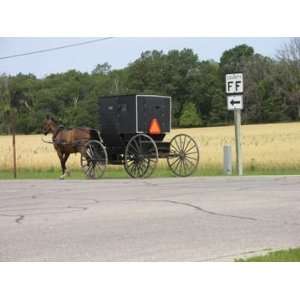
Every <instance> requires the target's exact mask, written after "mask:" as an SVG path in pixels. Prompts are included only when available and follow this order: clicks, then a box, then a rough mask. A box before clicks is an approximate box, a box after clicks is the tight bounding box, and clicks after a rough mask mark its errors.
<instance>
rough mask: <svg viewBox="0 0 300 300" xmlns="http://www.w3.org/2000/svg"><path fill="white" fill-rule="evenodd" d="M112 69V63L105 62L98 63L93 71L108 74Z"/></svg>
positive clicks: (93, 72)
mask: <svg viewBox="0 0 300 300" xmlns="http://www.w3.org/2000/svg"><path fill="white" fill-rule="evenodd" d="M110 71H111V65H110V64H109V63H107V62H105V63H104V64H97V66H96V67H95V69H94V70H93V71H92V74H93V75H95V74H101V75H107V74H108V73H109V72H110Z"/></svg>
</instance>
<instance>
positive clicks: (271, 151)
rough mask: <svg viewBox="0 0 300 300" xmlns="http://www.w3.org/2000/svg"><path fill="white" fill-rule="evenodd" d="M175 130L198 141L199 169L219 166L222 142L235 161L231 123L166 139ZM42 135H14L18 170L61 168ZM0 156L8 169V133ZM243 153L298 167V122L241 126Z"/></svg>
mask: <svg viewBox="0 0 300 300" xmlns="http://www.w3.org/2000/svg"><path fill="white" fill-rule="evenodd" d="M178 133H186V134H189V135H191V136H192V137H193V138H194V139H195V140H196V141H197V143H198V145H199V148H200V165H199V166H200V168H204V169H210V168H211V169H216V168H217V169H222V165H223V146H224V145H225V144H231V145H232V150H233V153H232V154H233V161H234V157H235V156H234V155H235V145H234V127H233V126H226V127H209V128H192V129H174V130H173V131H172V133H171V134H169V135H167V138H166V140H170V139H171V138H172V137H173V136H174V135H176V134H178ZM41 137H42V136H41V135H18V136H17V137H16V146H17V166H18V168H19V169H30V170H50V169H57V168H60V163H59V159H58V157H57V154H56V152H55V150H54V148H53V146H52V145H51V144H45V143H43V142H42V141H41ZM0 155H1V156H0V170H9V169H11V168H12V138H11V136H0ZM242 155H243V162H244V167H245V168H250V169H258V170H267V169H282V170H283V169H299V170H300V123H281V124H263V125H243V126H242ZM162 164H163V162H162ZM67 166H68V168H70V169H78V168H79V167H80V155H79V154H77V155H74V154H73V155H71V156H70V158H69V161H68V163H67Z"/></svg>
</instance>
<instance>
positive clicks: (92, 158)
mask: <svg viewBox="0 0 300 300" xmlns="http://www.w3.org/2000/svg"><path fill="white" fill-rule="evenodd" d="M80 163H81V168H82V169H83V172H84V173H85V175H86V176H87V177H88V178H90V179H98V178H101V177H102V176H103V174H104V172H105V169H106V166H107V152H106V149H105V147H104V145H103V144H102V143H101V142H99V141H97V140H90V141H88V142H87V143H86V144H85V146H84V150H83V151H82V153H81V158H80Z"/></svg>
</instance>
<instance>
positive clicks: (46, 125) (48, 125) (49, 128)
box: [42, 115, 57, 135]
mask: <svg viewBox="0 0 300 300" xmlns="http://www.w3.org/2000/svg"><path fill="white" fill-rule="evenodd" d="M56 128H57V122H56V121H55V119H53V118H52V117H50V116H48V115H47V116H46V119H45V120H44V122H43V126H42V131H43V133H44V135H47V134H48V133H54V132H55V129H56Z"/></svg>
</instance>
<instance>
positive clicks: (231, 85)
mask: <svg viewBox="0 0 300 300" xmlns="http://www.w3.org/2000/svg"><path fill="white" fill-rule="evenodd" d="M225 84H226V94H227V108H228V110H233V111H234V128H235V147H236V166H237V171H238V175H240V176H241V175H243V162H242V146H241V110H242V109H243V92H244V81H243V74H242V73H235V74H226V76H225Z"/></svg>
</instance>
